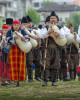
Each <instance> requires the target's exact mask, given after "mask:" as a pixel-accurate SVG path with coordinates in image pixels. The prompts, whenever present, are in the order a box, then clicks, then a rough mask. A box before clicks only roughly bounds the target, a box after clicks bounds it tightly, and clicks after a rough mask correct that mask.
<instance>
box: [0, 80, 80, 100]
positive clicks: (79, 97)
mask: <svg viewBox="0 0 80 100" xmlns="http://www.w3.org/2000/svg"><path fill="white" fill-rule="evenodd" d="M51 84H52V83H51V82H48V85H47V86H46V87H42V82H38V81H36V80H34V81H33V82H32V83H29V82H27V81H26V82H21V83H20V87H17V88H14V87H13V84H11V85H8V86H1V85H0V100H80V81H77V80H76V81H68V82H60V81H59V82H57V85H58V86H57V87H53V86H51Z"/></svg>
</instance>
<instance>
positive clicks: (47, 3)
mask: <svg viewBox="0 0 80 100" xmlns="http://www.w3.org/2000/svg"><path fill="white" fill-rule="evenodd" d="M43 3H44V5H45V6H48V5H51V4H52V3H53V2H51V1H49V0H47V1H45V0H44V1H43Z"/></svg>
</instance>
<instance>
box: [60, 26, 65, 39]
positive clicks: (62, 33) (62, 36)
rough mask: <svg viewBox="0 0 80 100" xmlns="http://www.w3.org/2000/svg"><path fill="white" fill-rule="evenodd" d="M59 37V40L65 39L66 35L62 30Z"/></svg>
mask: <svg viewBox="0 0 80 100" xmlns="http://www.w3.org/2000/svg"><path fill="white" fill-rule="evenodd" d="M59 37H60V38H65V37H66V34H65V32H64V29H63V28H61V29H60V35H59Z"/></svg>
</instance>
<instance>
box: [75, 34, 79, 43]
mask: <svg viewBox="0 0 80 100" xmlns="http://www.w3.org/2000/svg"><path fill="white" fill-rule="evenodd" d="M76 41H77V42H78V43H80V36H79V35H77V39H76Z"/></svg>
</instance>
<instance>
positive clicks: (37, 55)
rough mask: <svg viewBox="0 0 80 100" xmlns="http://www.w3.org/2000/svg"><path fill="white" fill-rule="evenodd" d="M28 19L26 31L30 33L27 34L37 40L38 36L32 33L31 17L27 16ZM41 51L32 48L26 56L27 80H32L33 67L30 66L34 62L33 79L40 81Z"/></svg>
mask: <svg viewBox="0 0 80 100" xmlns="http://www.w3.org/2000/svg"><path fill="white" fill-rule="evenodd" d="M27 19H28V23H27V29H28V31H29V32H30V33H31V34H30V35H29V36H30V37H32V38H34V39H36V40H39V38H38V37H37V36H36V35H35V34H34V32H33V27H32V19H31V18H30V16H27ZM41 58H42V57H41V51H40V50H39V49H37V48H36V49H32V50H31V51H30V52H29V53H28V54H27V57H26V62H27V70H28V81H29V82H32V80H33V69H32V66H33V64H35V66H36V68H35V79H37V80H38V81H41V79H40V77H39V76H40V73H41V72H40V71H41V63H40V61H41Z"/></svg>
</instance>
